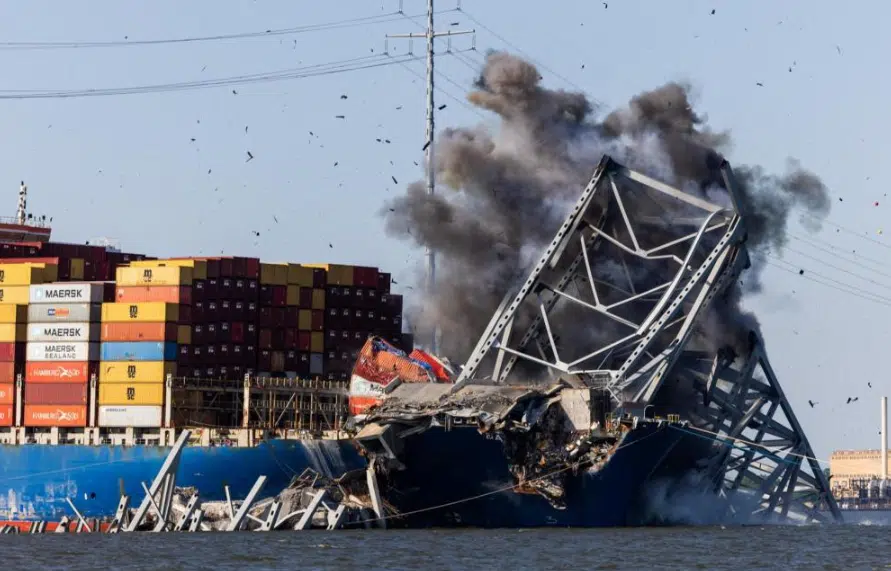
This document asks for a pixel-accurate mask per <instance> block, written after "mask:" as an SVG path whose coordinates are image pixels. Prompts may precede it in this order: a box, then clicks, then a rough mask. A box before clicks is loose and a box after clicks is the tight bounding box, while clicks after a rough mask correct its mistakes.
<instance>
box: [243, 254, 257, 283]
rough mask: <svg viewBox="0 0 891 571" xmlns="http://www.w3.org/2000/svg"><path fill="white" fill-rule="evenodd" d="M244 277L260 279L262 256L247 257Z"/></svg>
mask: <svg viewBox="0 0 891 571" xmlns="http://www.w3.org/2000/svg"><path fill="white" fill-rule="evenodd" d="M244 261H245V264H244V267H245V272H244V274H245V275H244V277H246V278H250V279H252V280H256V279H260V258H245V259H244Z"/></svg>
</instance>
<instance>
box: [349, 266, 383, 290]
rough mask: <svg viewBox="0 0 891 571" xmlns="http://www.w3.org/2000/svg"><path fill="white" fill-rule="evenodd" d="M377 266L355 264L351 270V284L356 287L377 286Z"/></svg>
mask: <svg viewBox="0 0 891 571" xmlns="http://www.w3.org/2000/svg"><path fill="white" fill-rule="evenodd" d="M378 273H379V272H378V271H377V268H370V267H362V266H357V267H356V268H355V269H354V270H353V285H355V286H358V287H368V288H377V285H378V279H377V278H378Z"/></svg>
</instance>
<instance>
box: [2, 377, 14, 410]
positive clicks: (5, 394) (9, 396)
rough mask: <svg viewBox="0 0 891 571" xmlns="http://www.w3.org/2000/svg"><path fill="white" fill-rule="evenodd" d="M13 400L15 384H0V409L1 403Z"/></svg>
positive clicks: (10, 402)
mask: <svg viewBox="0 0 891 571" xmlns="http://www.w3.org/2000/svg"><path fill="white" fill-rule="evenodd" d="M13 401H15V384H14V383H3V384H0V409H2V408H3V405H7V404H12V403H13Z"/></svg>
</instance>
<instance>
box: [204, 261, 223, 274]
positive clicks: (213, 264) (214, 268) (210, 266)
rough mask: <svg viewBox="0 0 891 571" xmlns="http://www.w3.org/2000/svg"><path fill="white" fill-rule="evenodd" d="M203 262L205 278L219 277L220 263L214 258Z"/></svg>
mask: <svg viewBox="0 0 891 571" xmlns="http://www.w3.org/2000/svg"><path fill="white" fill-rule="evenodd" d="M204 262H205V263H206V264H207V277H208V278H218V277H220V261H219V260H217V259H214V258H206V259H205V260H204Z"/></svg>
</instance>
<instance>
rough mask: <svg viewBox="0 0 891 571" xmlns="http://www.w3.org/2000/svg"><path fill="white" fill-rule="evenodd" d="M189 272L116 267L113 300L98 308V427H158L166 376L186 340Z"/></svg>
mask: <svg viewBox="0 0 891 571" xmlns="http://www.w3.org/2000/svg"><path fill="white" fill-rule="evenodd" d="M193 271H194V270H193V267H189V266H188V265H167V264H166V263H164V262H147V263H146V264H145V265H143V266H140V267H136V266H131V267H121V268H118V270H117V275H116V278H117V279H116V281H117V291H116V293H115V299H116V300H117V301H115V302H111V303H105V304H103V306H102V336H101V337H102V347H101V358H102V362H101V364H100V371H99V424H100V425H101V426H109V427H114V426H160V425H161V421H162V416H163V408H164V395H165V381H166V378H167V375H168V374H170V375H175V374H176V372H177V370H176V360H177V356H178V354H179V346H180V345H183V346H186V347H188V346H189V343H190V341H191V339H190V338H191V327H190V325H189V323H190V321H191V319H190V306H189V305H188V304H187V303H185V302H187V301H189V296H190V294H189V293H188V291H189V290H187V289H185V288H191V286H192V279H193V278H192V276H193ZM125 300H126V301H125Z"/></svg>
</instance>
